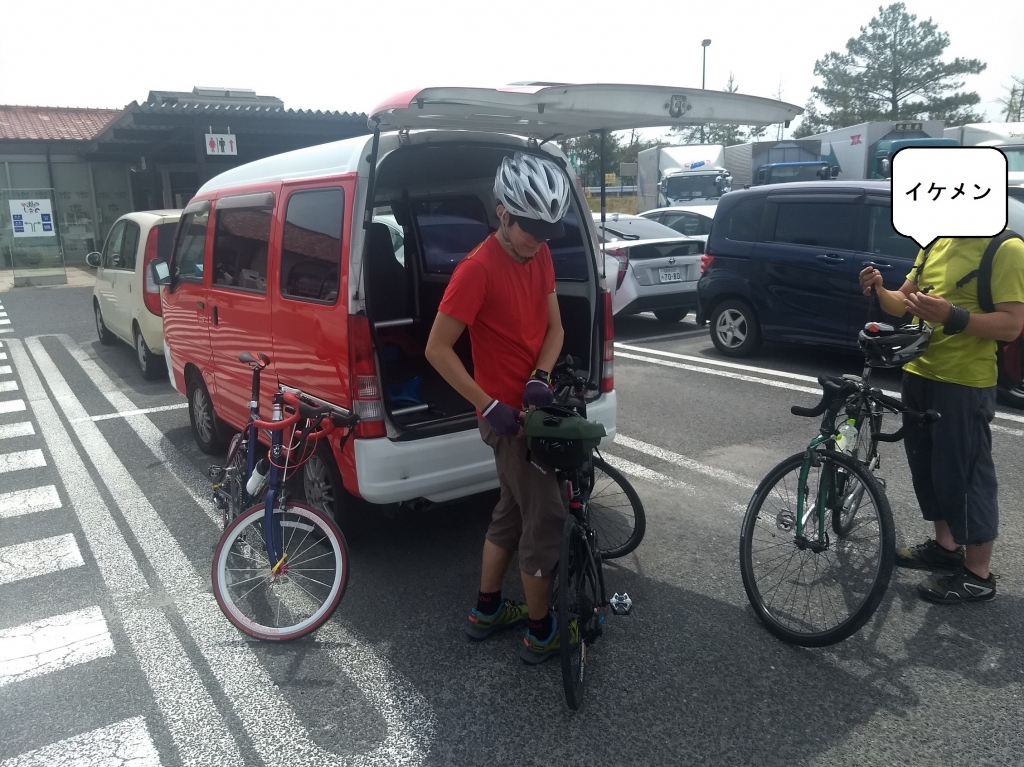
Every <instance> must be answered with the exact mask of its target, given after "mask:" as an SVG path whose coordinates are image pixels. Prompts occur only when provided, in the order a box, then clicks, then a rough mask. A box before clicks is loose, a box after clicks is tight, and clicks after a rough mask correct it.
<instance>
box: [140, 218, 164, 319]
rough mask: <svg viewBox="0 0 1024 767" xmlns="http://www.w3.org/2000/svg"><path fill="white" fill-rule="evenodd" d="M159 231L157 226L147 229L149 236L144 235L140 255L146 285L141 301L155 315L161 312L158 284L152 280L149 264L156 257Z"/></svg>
mask: <svg viewBox="0 0 1024 767" xmlns="http://www.w3.org/2000/svg"><path fill="white" fill-rule="evenodd" d="M159 231H160V227H158V226H154V227H153V228H152V229H150V230H149V236H148V237H146V250H145V252H144V253H143V256H142V274H143V275H144V277H143V284H144V285H145V286H146V287H145V289H144V290H143V291H142V301H143V303H145V304H146V308H147V309H148V310H149V313H150V314H155V315H156V316H157V317H159V316H160V315H161V314H162V313H163V312H162V311H161V309H160V286H159V285H157V284H156V283H155V282H154V281H153V275H152V274H151V273H150V269H149V265H150V264H151V263H153V259H154V258H156V240H157V232H159Z"/></svg>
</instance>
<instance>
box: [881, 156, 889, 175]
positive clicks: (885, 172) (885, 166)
mask: <svg viewBox="0 0 1024 767" xmlns="http://www.w3.org/2000/svg"><path fill="white" fill-rule="evenodd" d="M879 165H880V166H881V168H882V178H889V176H890V175H892V174H890V173H889V169H890V168H891V167H892V163H891V162H889V158H888V157H883V158H882V161H881V163H879Z"/></svg>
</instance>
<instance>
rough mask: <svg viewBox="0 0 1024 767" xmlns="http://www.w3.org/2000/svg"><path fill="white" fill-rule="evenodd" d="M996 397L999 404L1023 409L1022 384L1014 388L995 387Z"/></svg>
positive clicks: (1023, 386)
mask: <svg viewBox="0 0 1024 767" xmlns="http://www.w3.org/2000/svg"><path fill="white" fill-rule="evenodd" d="M996 399H997V400H998V401H999V404H1000V405H1006V406H1007V407H1012V408H1016V409H1017V410H1024V384H1022V385H1020V386H1018V387H1017V388H1015V389H996Z"/></svg>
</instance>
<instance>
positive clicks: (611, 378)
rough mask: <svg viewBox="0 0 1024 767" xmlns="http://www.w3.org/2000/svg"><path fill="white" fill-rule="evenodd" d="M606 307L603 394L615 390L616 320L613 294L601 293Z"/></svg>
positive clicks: (602, 374)
mask: <svg viewBox="0 0 1024 767" xmlns="http://www.w3.org/2000/svg"><path fill="white" fill-rule="evenodd" d="M601 299H602V303H603V305H604V333H603V334H602V336H603V337H602V339H601V393H602V394H604V393H606V392H610V391H613V390H614V389H615V318H614V317H613V316H612V294H611V293H610V292H609V291H607V290H602V291H601Z"/></svg>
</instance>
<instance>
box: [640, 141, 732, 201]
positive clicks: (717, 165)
mask: <svg viewBox="0 0 1024 767" xmlns="http://www.w3.org/2000/svg"><path fill="white" fill-rule="evenodd" d="M723 160H724V147H723V146H722V145H721V144H682V145H679V146H662V147H655V148H653V149H645V150H643V151H642V152H640V153H639V154H638V155H637V166H638V167H637V186H638V190H637V212H638V213H643V212H644V211H645V210H653V209H654V208H661V207H664V206H666V205H677V204H680V203H683V202H690V201H691V200H713V199H717V198H718V197H721V196H722V195H723V194H725V193H726V192H728V191H729V190H730V189H731V188H732V187H731V181H732V179H731V178H729V174H728V172H727V171H726V170H725V167H724V165H723Z"/></svg>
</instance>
